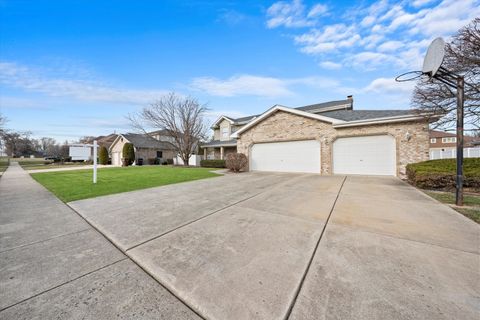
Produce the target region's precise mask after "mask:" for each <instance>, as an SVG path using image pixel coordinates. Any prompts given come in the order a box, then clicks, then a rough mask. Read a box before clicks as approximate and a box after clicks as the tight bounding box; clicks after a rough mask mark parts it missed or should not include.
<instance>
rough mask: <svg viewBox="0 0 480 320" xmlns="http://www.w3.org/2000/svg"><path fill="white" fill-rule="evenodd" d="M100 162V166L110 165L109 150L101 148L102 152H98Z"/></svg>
mask: <svg viewBox="0 0 480 320" xmlns="http://www.w3.org/2000/svg"><path fill="white" fill-rule="evenodd" d="M98 162H99V163H100V164H108V150H107V148H106V147H105V146H103V147H100V151H98Z"/></svg>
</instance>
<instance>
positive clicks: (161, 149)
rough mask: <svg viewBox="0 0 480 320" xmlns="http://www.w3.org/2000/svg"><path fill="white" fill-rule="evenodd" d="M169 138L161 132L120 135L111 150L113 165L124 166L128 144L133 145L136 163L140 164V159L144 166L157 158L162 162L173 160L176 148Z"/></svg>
mask: <svg viewBox="0 0 480 320" xmlns="http://www.w3.org/2000/svg"><path fill="white" fill-rule="evenodd" d="M163 137H164V138H165V139H163ZM167 138H169V137H168V136H165V135H162V134H161V133H160V132H159V131H155V132H152V133H149V135H144V134H135V133H125V134H119V135H118V136H117V138H116V139H115V141H113V143H112V144H111V146H110V148H109V152H110V154H111V157H112V165H117V166H119V165H122V158H123V155H122V153H123V146H124V145H125V144H126V143H131V144H133V148H134V150H135V163H138V160H139V159H142V160H143V163H144V164H147V163H148V162H149V161H151V159H156V158H158V159H160V161H161V162H163V161H166V160H167V159H173V158H174V156H175V155H176V152H175V147H174V146H173V144H171V143H170V142H169V141H168V139H167Z"/></svg>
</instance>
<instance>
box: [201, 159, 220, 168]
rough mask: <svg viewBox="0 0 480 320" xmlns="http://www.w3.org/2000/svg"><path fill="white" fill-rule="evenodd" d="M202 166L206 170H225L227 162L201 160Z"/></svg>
mask: <svg viewBox="0 0 480 320" xmlns="http://www.w3.org/2000/svg"><path fill="white" fill-rule="evenodd" d="M200 166H201V167H206V168H225V160H200Z"/></svg>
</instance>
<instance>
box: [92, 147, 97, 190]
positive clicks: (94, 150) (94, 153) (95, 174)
mask: <svg viewBox="0 0 480 320" xmlns="http://www.w3.org/2000/svg"><path fill="white" fill-rule="evenodd" d="M97 146H98V145H97V140H94V141H93V183H97Z"/></svg>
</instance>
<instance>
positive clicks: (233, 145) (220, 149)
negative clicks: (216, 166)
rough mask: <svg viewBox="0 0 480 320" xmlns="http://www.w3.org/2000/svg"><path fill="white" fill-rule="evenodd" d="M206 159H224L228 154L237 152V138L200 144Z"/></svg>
mask: <svg viewBox="0 0 480 320" xmlns="http://www.w3.org/2000/svg"><path fill="white" fill-rule="evenodd" d="M200 148H201V149H203V156H202V158H203V159H204V160H224V159H225V157H226V156H227V154H229V153H235V152H237V140H226V141H222V140H213V141H210V142H208V143H204V144H203V145H201V146H200Z"/></svg>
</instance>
